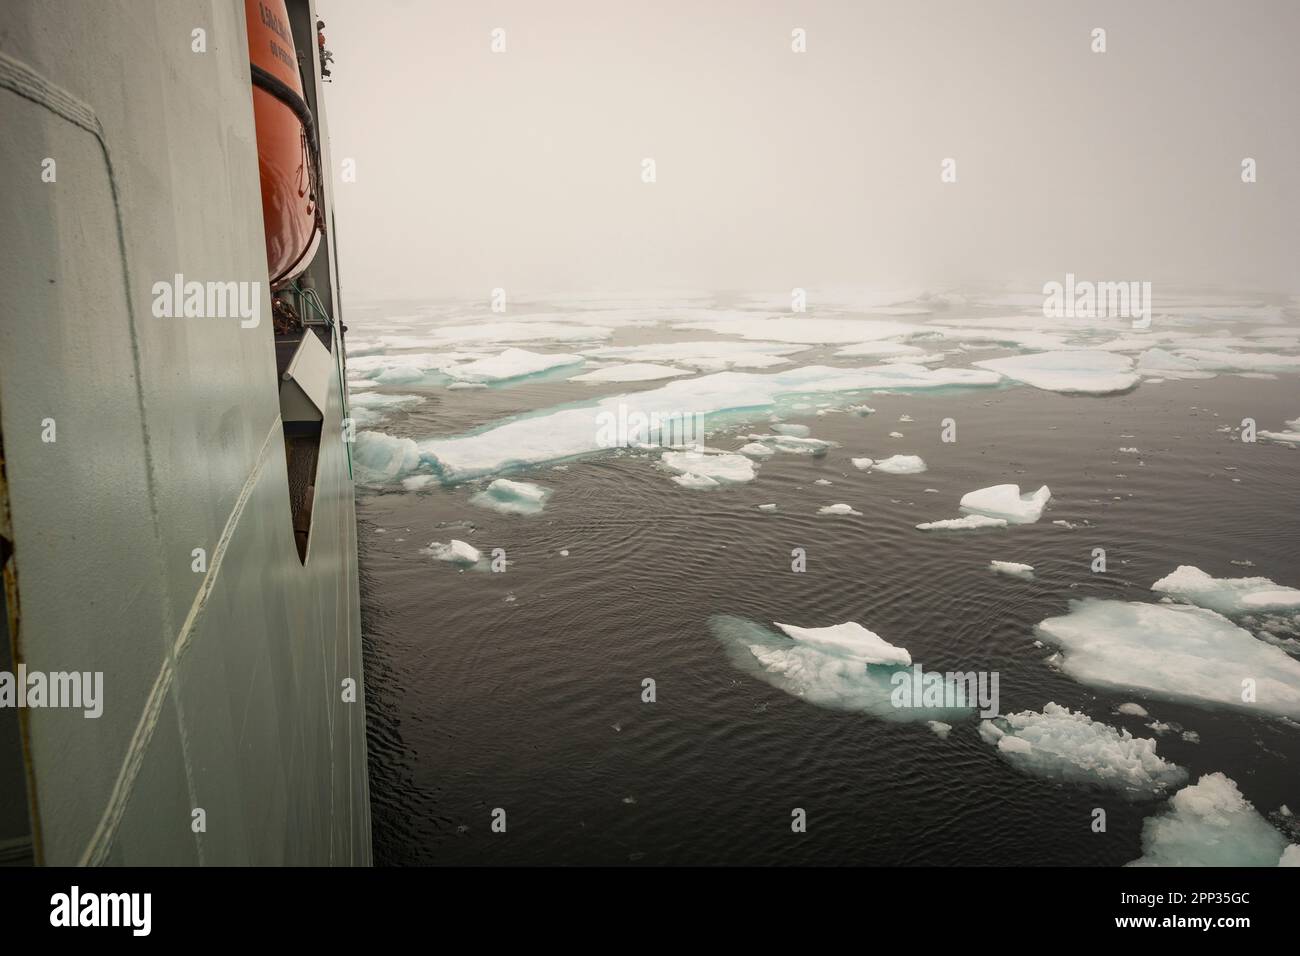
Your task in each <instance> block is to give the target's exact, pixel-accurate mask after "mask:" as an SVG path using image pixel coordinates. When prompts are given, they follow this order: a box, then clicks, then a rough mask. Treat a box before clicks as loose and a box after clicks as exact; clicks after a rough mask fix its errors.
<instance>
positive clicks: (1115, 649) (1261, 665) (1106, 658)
mask: <svg viewBox="0 0 1300 956" xmlns="http://www.w3.org/2000/svg"><path fill="white" fill-rule="evenodd" d="M1035 633H1036V634H1037V635H1038V636H1039V637H1041V638H1043V639H1044V640H1045V641H1047V642H1048V643H1049V644H1053V645H1055V646H1056V647H1058V648H1060V649H1061V654H1060V667H1061V670H1062V671H1064V672H1065V673H1066V674H1068V675H1069V676H1070V677H1072V678H1074V679H1075V680H1077V681H1080V682H1081V683H1084V684H1088V685H1090V686H1093V687H1100V688H1104V689H1107V690H1114V691H1119V692H1124V691H1132V690H1137V691H1142V692H1144V693H1146V694H1149V695H1150V696H1153V697H1159V698H1162V699H1165V700H1173V701H1183V702H1187V703H1191V704H1197V705H1200V706H1218V707H1228V708H1233V709H1236V710H1242V711H1246V712H1248V713H1253V714H1275V715H1282V716H1288V717H1292V718H1295V717H1300V661H1297V660H1295V659H1294V658H1292V657H1290V656H1289V655H1288V654H1286V653H1285V652H1284V651H1282V650H1280V649H1279V648H1277V647H1274V646H1273V645H1271V644H1266V643H1264V642H1263V641H1260V640H1257V639H1256V638H1255V637H1254V636H1253V635H1251V634H1250V633H1249V632H1248V631H1245V630H1242V629H1241V628H1239V627H1237V625H1235V624H1233V623H1232V622H1231V621H1230V620H1228V619H1227V618H1226V617H1224V616H1223V615H1221V614H1218V613H1217V612H1215V611H1210V610H1206V609H1204V608H1199V607H1192V606H1189V605H1171V604H1145V603H1142V602H1137V601H1133V602H1129V601H1112V600H1104V599H1100V598H1084V599H1083V600H1080V601H1072V602H1070V610H1069V613H1067V614H1064V615H1061V616H1060V617H1051V618H1048V619H1047V620H1045V621H1043V622H1041V623H1040V624H1039V625H1038V626H1037V627H1036V628H1035ZM1246 682H1249V684H1247V683H1246ZM1247 686H1250V687H1253V688H1254V693H1255V700H1254V701H1244V700H1243V699H1242V697H1243V689H1244V688H1245V687H1247Z"/></svg>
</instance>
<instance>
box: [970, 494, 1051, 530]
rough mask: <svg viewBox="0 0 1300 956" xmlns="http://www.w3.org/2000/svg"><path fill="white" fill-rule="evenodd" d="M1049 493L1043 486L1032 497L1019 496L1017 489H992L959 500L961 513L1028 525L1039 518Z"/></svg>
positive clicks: (1029, 495)
mask: <svg viewBox="0 0 1300 956" xmlns="http://www.w3.org/2000/svg"><path fill="white" fill-rule="evenodd" d="M1051 497H1052V492H1051V491H1050V490H1049V489H1048V487H1047V485H1043V486H1042V487H1041V488H1039V489H1038V490H1037V491H1035V492H1034V493H1033V494H1027V495H1022V494H1021V493H1020V486H1019V485H992V486H991V487H988V488H980V489H978V490H976V491H971V492H968V493H966V494H965V495H963V496H962V499H961V510H962V511H965V512H966V513H968V514H980V515H987V516H988V517H990V518H1004V519H1006V520H1007V521H1008V522H1010V523H1012V524H1031V523H1033V522H1035V521H1037V520H1038V519H1039V518H1041V517H1042V515H1043V508H1044V506H1045V505H1046V504H1047V502H1048V501H1049V500H1050V499H1051Z"/></svg>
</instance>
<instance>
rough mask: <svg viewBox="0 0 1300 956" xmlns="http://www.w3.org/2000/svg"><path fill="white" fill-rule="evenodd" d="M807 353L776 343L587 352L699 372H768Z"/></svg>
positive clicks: (613, 348) (621, 347) (666, 344)
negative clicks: (796, 354) (801, 353)
mask: <svg viewBox="0 0 1300 956" xmlns="http://www.w3.org/2000/svg"><path fill="white" fill-rule="evenodd" d="M805 350H806V346H802V345H784V344H780V343H775V342H736V341H727V340H722V341H717V342H661V343H647V344H645V345H616V346H609V347H606V348H599V349H588V350H587V351H585V352H584V353H583V354H584V355H586V356H587V357H588V358H594V359H618V360H625V361H628V360H632V361H641V362H672V363H673V364H675V365H684V366H686V367H687V368H693V369H695V370H696V371H700V372H721V371H725V370H727V369H733V368H770V367H772V366H774V365H785V364H786V363H787V362H789V361H790V359H789V357H788V356H790V355H792V354H794V353H795V352H802V351H805Z"/></svg>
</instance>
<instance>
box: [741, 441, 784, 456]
mask: <svg viewBox="0 0 1300 956" xmlns="http://www.w3.org/2000/svg"><path fill="white" fill-rule="evenodd" d="M736 450H737V451H738V452H740V454H742V455H748V456H749V457H750V458H771V457H772V456H773V455H775V454H776V449H774V448H770V447H768V446H767V445H764V444H763V443H762V442H757V441H752V442H749V444H747V445H741V446H740V447H739V448H738V449H736Z"/></svg>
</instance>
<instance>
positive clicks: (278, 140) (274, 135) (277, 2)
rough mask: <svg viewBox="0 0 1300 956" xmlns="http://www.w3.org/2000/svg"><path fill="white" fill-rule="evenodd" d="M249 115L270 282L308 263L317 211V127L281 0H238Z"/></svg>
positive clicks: (317, 232)
mask: <svg viewBox="0 0 1300 956" xmlns="http://www.w3.org/2000/svg"><path fill="white" fill-rule="evenodd" d="M244 12H245V15H246V18H247V20H248V59H249V63H250V65H251V67H252V76H253V119H254V121H255V123H256V126H257V165H258V169H259V172H260V173H261V180H262V222H263V226H264V228H265V230H266V269H267V273H268V274H269V275H270V277H271V288H272V289H277V288H280V287H282V286H284V285H286V284H288V283H289V282H291V281H292V280H293V279H295V278H296V277H297V276H299V275H300V274H302V272H303V271H305V270H306V268H307V266H309V265H310V264H311V260H312V257H313V256H314V255H315V254H316V246H317V244H318V243H319V242H320V236H321V231H322V229H323V228H324V220H323V217H322V216H321V213H320V207H319V198H320V184H319V178H320V177H319V167H318V165H317V160H316V156H317V153H316V146H315V142H316V131H315V125H314V121H313V119H312V115H311V110H310V109H309V108H308V106H307V101H306V100H305V99H304V98H303V94H302V80H301V79H300V77H299V74H298V57H297V52H296V50H295V49H294V43H293V34H292V33H291V32H290V29H289V15H288V13H287V12H286V11H285V8H284V0H244Z"/></svg>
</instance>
